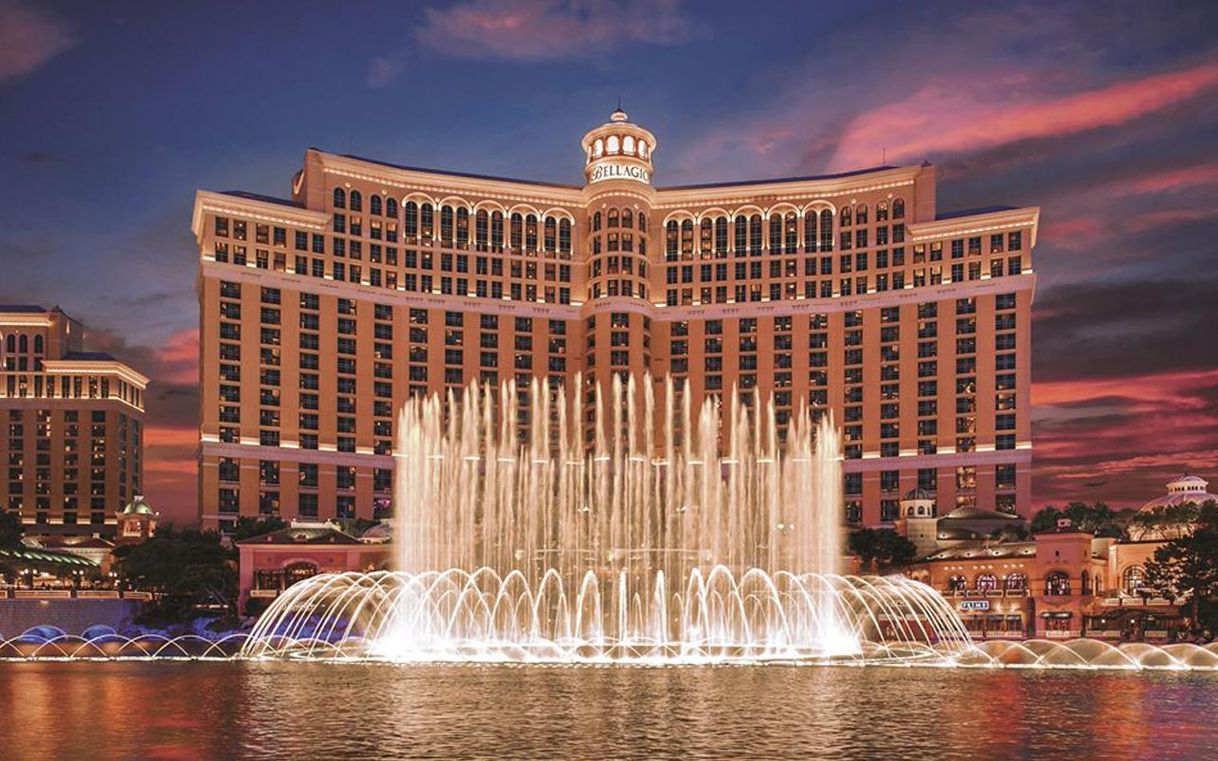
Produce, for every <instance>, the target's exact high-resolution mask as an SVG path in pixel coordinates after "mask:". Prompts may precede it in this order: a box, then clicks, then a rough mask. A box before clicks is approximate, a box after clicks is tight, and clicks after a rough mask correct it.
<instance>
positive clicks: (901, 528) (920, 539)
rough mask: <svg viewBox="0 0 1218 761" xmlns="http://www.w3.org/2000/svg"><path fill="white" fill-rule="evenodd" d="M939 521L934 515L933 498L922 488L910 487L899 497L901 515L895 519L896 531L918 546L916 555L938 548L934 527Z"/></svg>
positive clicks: (936, 532)
mask: <svg viewBox="0 0 1218 761" xmlns="http://www.w3.org/2000/svg"><path fill="white" fill-rule="evenodd" d="M938 523H939V519H938V517H936V515H935V498H934V495H932V494H931V493H930V492H928V491H926V490H925V489H922V488H917V489H911V490H909V491H908V492H906V494H905V496H904V497H903V498H902V499H901V517H900V518H899V519H897V533H899V534H904V535H905V538H906V539H908V540H909V541H911V542H913V543H914V546H915V547H917V548H918V557H925V556H926V555H929V554H930V553H932V552H934V551H935V550H937V549H938V548H939V545H938V541H937V536H938V531H937V529H936V527H937V525H938Z"/></svg>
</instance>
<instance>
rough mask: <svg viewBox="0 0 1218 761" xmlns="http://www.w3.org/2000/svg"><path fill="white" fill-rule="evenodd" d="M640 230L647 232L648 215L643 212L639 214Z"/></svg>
mask: <svg viewBox="0 0 1218 761" xmlns="http://www.w3.org/2000/svg"><path fill="white" fill-rule="evenodd" d="M639 230H641V231H642V232H647V215H646V214H644V213H643V212H641V211H640V212H639Z"/></svg>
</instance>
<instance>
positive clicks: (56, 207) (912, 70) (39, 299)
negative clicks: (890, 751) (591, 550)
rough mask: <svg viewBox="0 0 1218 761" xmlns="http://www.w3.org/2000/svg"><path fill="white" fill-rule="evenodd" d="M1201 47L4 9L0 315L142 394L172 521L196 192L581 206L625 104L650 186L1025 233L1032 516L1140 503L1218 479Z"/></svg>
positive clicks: (1080, 29) (1158, 6) (438, 10)
mask: <svg viewBox="0 0 1218 761" xmlns="http://www.w3.org/2000/svg"><path fill="white" fill-rule="evenodd" d="M1101 5H1102V7H1101ZM1216 31H1218V7H1214V6H1213V5H1212V4H1206V3H1166V2H1165V3H1104V4H1096V3H1090V2H1088V3H1084V2H1058V3H1007V4H1001V5H997V4H977V3H948V2H931V3H918V4H909V3H833V4H825V3H811V2H798V3H784V2H758V3H748V4H745V3H732V2H725V3H719V2H698V3H691V2H677V1H676V0H669V1H668V2H658V3H643V2H632V1H631V0H591V1H585V2H569V1H564V0H549V1H543V0H472V1H469V0H467V1H465V2H456V3H444V2H418V3H411V2H352V3H344V4H335V3H321V2H295V3H258V4H249V3H220V2H209V3H191V4H187V3H152V2H105V3H91V2H39V3H35V2H26V1H25V0H0V124H2V125H3V127H0V130H2V135H3V140H2V141H0V174H3V176H4V177H5V180H6V181H5V182H4V183H3V184H0V272H2V273H3V275H2V276H0V302H36V303H43V304H47V305H50V304H55V303H58V304H61V305H62V306H64V308H65V309H67V310H68V311H69V312H71V313H73V314H74V315H76V316H78V317H80V318H82V319H84V320H85V321H86V322H87V323H88V324H89V325H90V326H91V328H93V330H94V335H95V338H96V340H97V341H98V343H99V344H101V345H102V346H103V347H105V348H110V349H111V350H113V351H115V352H116V353H118V354H120V355H122V356H124V357H125V358H127V359H128V360H129V361H131V362H132V363H133V364H135V365H136V366H137V367H139V368H140V369H141V370H143V371H145V372H147V373H148V374H150V375H152V376H153V377H154V379H156V380H157V381H158V383H157V385H156V387H155V388H154V392H153V394H152V395H151V396H152V399H151V401H150V410H149V432H148V441H147V446H148V449H149V466H148V468H149V472H148V474H147V481H148V484H149V491H150V496H151V497H152V498H153V499H154V501H156V500H158V499H159V500H160V501H161V502H162V503H163V504H164V503H169V504H170V505H172V506H173V508H174V509H176V508H177V506H179V505H181V506H183V507H181V509H182V510H183V511H184V512H189V511H190V510H191V509H193V504H190V505H187V503H188V502H190V501H191V500H193V488H194V487H193V470H192V468H193V466H192V462H191V452H192V451H193V444H191V440H192V439H191V437H192V436H193V431H194V425H195V422H194V420H195V415H196V413H197V395H196V391H195V389H194V387H193V383H192V381H191V378H192V377H193V373H194V369H193V368H194V364H193V356H194V345H193V344H192V341H193V340H195V339H194V331H195V330H196V329H197V323H198V316H197V308H196V305H195V297H194V293H193V287H194V277H195V269H196V252H195V250H194V246H193V242H192V238H191V234H190V231H189V223H190V209H191V203H192V198H193V193H194V191H195V189H196V188H208V189H213V190H226V189H243V190H250V191H255V192H260V193H267V194H272V195H281V196H282V195H287V192H288V183H289V180H290V177H291V175H292V173H293V172H294V171H295V170H296V169H297V168H298V167H299V163H300V160H301V157H302V155H303V152H304V150H305V148H307V147H309V146H318V147H321V148H325V149H328V150H332V151H338V152H354V153H357V154H360V155H365V156H369V157H374V158H378V159H382V160H386V161H392V162H399V163H406V164H412V165H421V166H433V167H438V168H445V169H453V170H465V171H472V172H479V173H487V174H500V175H506V176H518V177H527V178H535V179H546V180H556V181H569V182H578V181H579V179H580V170H581V158H580V151H579V145H578V140H579V137H580V135H581V134H582V133H583V132H584V131H585V130H586V129H588V128H589V127H591V126H593V125H595V124H597V123H599V122H601V121H603V119H604V118H605V116H606V114H607V113H608V111H609V110H610V109H611V108H612V107H613V105H614V104H615V103H616V101H617V98H618V97H619V96H620V97H621V98H622V101H623V104H624V105H625V107H626V108H627V110H628V111H630V112H631V114H632V117H633V118H634V119H635V120H636V121H638V122H640V123H642V124H644V125H645V126H647V127H648V128H649V129H651V130H652V131H653V132H655V133H656V135H657V137H658V138H659V151H658V152H657V154H656V165H657V172H656V183H657V184H660V185H664V184H680V183H687V182H703V181H705V182H711V181H723V180H731V179H751V178H759V177H765V176H783V175H791V174H801V173H816V172H823V171H830V170H840V169H851V168H859V167H861V166H866V165H872V164H877V163H880V157H881V155H886V158H887V160H888V162H889V163H900V162H915V161H920V160H922V159H923V158H929V159H930V160H931V161H933V162H935V163H936V164H937V165H938V166H939V168H940V178H941V182H940V190H939V198H940V207H941V209H949V208H960V207H969V206H984V205H990V204H1012V205H1024V204H1027V205H1040V206H1041V207H1042V210H1043V211H1042V230H1041V238H1040V245H1039V247H1038V249H1037V252H1036V255H1035V264H1036V270H1037V272H1038V276H1039V278H1040V280H1039V291H1038V295H1037V302H1036V305H1037V312H1036V334H1035V339H1034V346H1035V353H1036V362H1035V382H1036V385H1035V388H1034V396H1035V401H1036V402H1037V405H1038V406H1037V409H1036V412H1035V420H1036V444H1037V447H1038V450H1039V454H1038V458H1037V477H1036V481H1035V491H1036V495H1035V496H1036V500H1037V501H1038V502H1040V503H1043V502H1048V501H1056V502H1061V501H1063V500H1065V499H1067V498H1069V497H1081V498H1087V499H1097V498H1102V499H1108V500H1109V501H1112V502H1115V503H1119V504H1127V503H1136V502H1139V501H1141V500H1143V499H1146V498H1149V497H1151V496H1154V494H1155V493H1156V492H1157V491H1158V490H1159V488H1160V485H1161V483H1162V482H1163V481H1164V480H1166V476H1167V475H1168V474H1169V473H1170V472H1171V471H1173V470H1176V469H1182V468H1186V467H1187V468H1192V469H1196V470H1200V471H1202V473H1203V474H1206V475H1208V476H1213V477H1215V478H1218V463H1216V459H1218V457H1216V455H1215V446H1216V445H1218V425H1215V424H1216V423H1218V348H1216V346H1218V342H1214V341H1212V340H1209V335H1208V332H1207V331H1208V330H1210V328H1209V326H1211V325H1212V324H1213V321H1214V320H1215V319H1218V298H1216V297H1218V267H1216V266H1215V251H1214V248H1215V243H1214V241H1215V240H1216V239H1218V139H1216V138H1215V135H1218V97H1215V96H1216V95H1218V42H1215V40H1218V35H1215V32H1216ZM1135 431H1136V432H1138V435H1132V433H1133V432H1135Z"/></svg>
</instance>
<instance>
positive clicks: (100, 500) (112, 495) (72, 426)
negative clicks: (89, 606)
mask: <svg viewBox="0 0 1218 761" xmlns="http://www.w3.org/2000/svg"><path fill="white" fill-rule="evenodd" d="M147 385H148V379H147V378H145V377H144V376H143V375H141V374H139V373H138V372H136V371H135V370H133V369H132V368H130V367H128V366H127V365H125V364H123V363H122V362H119V361H118V360H116V359H115V358H114V357H111V356H110V355H108V354H102V353H98V352H87V351H84V328H83V327H82V326H81V324H80V323H79V322H76V321H75V320H73V319H72V318H70V317H68V315H66V314H65V313H64V312H63V311H61V310H60V309H58V308H55V309H44V308H42V307H35V306H0V424H2V425H3V426H4V431H3V435H0V461H3V467H4V469H5V473H4V478H2V479H0V505H2V506H3V507H4V509H7V510H10V511H12V512H16V513H18V514H20V516H21V519H22V522H23V523H25V524H26V526H27V533H51V534H55V533H69V534H71V533H84V534H89V533H113V531H114V524H115V521H116V514H117V512H118V511H119V510H120V509H121V508H122V507H123V505H125V504H127V502H129V501H130V500H131V498H132V497H134V496H135V495H136V494H139V493H140V491H141V490H142V480H143V435H144V434H143V426H144V390H145V388H146V387H147Z"/></svg>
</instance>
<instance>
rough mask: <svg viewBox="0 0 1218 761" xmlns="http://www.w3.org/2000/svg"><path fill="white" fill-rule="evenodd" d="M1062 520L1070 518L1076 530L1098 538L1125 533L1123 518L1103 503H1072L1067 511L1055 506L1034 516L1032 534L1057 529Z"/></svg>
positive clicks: (1118, 535) (1116, 536) (1117, 536)
mask: <svg viewBox="0 0 1218 761" xmlns="http://www.w3.org/2000/svg"><path fill="white" fill-rule="evenodd" d="M1062 518H1068V519H1069V520H1070V525H1071V526H1073V527H1074V528H1076V529H1079V530H1080V531H1086V532H1088V533H1090V534H1094V535H1096V536H1108V537H1114V538H1119V537H1121V536H1123V535H1124V533H1125V526H1124V523H1123V521H1122V519H1121V516H1120V515H1118V514H1117V513H1116V512H1115V511H1114V510H1113V509H1112V508H1111V507H1109V506H1108V505H1107V504H1105V503H1103V502H1096V503H1095V504H1093V505H1088V504H1087V503H1086V502H1071V503H1070V504H1069V505H1067V506H1066V509H1065V510H1058V509H1057V508H1056V507H1053V506H1049V507H1045V508H1043V509H1041V510H1039V511H1038V512H1037V513H1036V515H1034V516H1032V533H1034V534H1035V533H1038V532H1040V531H1049V530H1050V529H1054V528H1057V522H1058V521H1059V520H1061V519H1062Z"/></svg>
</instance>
